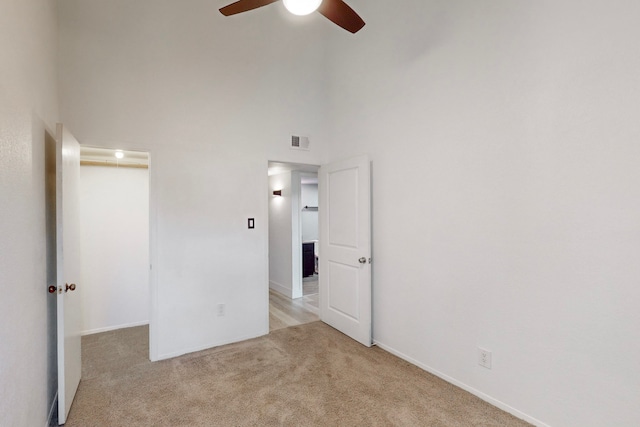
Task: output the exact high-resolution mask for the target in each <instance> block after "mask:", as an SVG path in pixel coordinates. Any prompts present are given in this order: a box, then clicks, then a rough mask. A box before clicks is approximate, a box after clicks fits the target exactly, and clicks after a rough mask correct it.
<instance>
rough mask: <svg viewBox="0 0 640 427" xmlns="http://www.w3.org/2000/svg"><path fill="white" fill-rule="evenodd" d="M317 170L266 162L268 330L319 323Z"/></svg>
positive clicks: (309, 166)
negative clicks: (267, 177) (267, 179)
mask: <svg viewBox="0 0 640 427" xmlns="http://www.w3.org/2000/svg"><path fill="white" fill-rule="evenodd" d="M318 169H319V166H316V165H304V164H296V163H282V162H269V163H268V176H269V192H268V198H269V201H268V206H269V209H268V211H269V331H273V330H276V329H282V328H285V327H289V326H295V325H300V324H303V323H309V322H313V321H316V320H319V319H320V317H319V298H320V294H319V286H318V283H319V282H318V279H319V274H321V272H320V271H319V268H318V259H319V256H320V254H319V247H320V245H319V223H318V205H319V198H318Z"/></svg>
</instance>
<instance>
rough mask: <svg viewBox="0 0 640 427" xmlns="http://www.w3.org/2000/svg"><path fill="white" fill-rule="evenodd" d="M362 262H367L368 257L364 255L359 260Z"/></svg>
mask: <svg viewBox="0 0 640 427" xmlns="http://www.w3.org/2000/svg"><path fill="white" fill-rule="evenodd" d="M358 261H359V262H360V264H366V263H367V259H366V258H365V257H362V258H360V259H359V260H358Z"/></svg>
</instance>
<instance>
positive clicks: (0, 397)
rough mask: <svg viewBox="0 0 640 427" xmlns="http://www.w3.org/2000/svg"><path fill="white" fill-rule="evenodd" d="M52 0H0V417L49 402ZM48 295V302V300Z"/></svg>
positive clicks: (41, 410)
mask: <svg viewBox="0 0 640 427" xmlns="http://www.w3.org/2000/svg"><path fill="white" fill-rule="evenodd" d="M55 6H56V2H54V1H49V0H20V1H17V0H14V1H3V2H2V3H1V4H0V52H2V55H0V275H1V276H0V277H1V282H2V284H3V286H4V289H3V290H4V292H3V296H2V298H1V299H0V301H1V302H0V307H1V309H0V343H1V344H0V420H2V421H1V423H2V425H8V426H44V425H45V422H46V421H47V418H48V414H49V409H50V407H51V403H52V402H53V396H54V394H53V393H54V390H55V388H56V383H55V375H56V371H55V335H53V334H54V332H53V330H51V329H49V326H50V325H51V321H52V319H51V315H52V314H53V313H55V297H54V299H53V300H52V299H51V297H50V296H49V295H48V293H47V287H48V285H47V281H46V264H47V253H46V243H45V242H46V240H45V174H44V169H45V164H44V144H45V129H49V130H53V131H55V123H56V120H57V114H58V110H57V102H58V100H57V96H56V95H57V86H56V72H55V69H56V49H57V25H56V7H55ZM52 302H53V304H52Z"/></svg>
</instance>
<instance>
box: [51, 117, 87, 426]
mask: <svg viewBox="0 0 640 427" xmlns="http://www.w3.org/2000/svg"><path fill="white" fill-rule="evenodd" d="M79 181H80V144H78V141H76V139H75V138H74V137H73V135H71V133H69V131H67V130H66V129H65V128H64V127H63V126H62V124H60V123H58V125H57V128H56V222H57V223H56V236H57V242H56V245H57V248H56V250H57V275H58V277H57V282H58V283H57V284H58V289H57V298H58V301H57V306H58V309H57V328H58V424H64V423H65V422H66V421H67V415H69V410H70V409H71V404H72V403H73V398H74V397H75V395H76V390H77V389H78V384H79V383H80V374H81V371H82V366H81V353H80V332H81V330H82V325H81V322H82V313H81V311H80V310H81V306H80V289H79V285H78V284H77V283H78V282H77V280H78V279H79V278H80V248H79V230H78V227H79V225H78V220H79V212H78V197H79V194H78V193H79V190H78V185H79Z"/></svg>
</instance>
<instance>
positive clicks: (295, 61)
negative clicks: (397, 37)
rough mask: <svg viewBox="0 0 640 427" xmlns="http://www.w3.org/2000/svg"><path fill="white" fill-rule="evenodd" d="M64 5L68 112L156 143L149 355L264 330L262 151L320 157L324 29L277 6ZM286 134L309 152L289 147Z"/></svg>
mask: <svg viewBox="0 0 640 427" xmlns="http://www.w3.org/2000/svg"><path fill="white" fill-rule="evenodd" d="M59 7H60V26H61V28H60V46H61V50H60V56H61V67H60V85H61V91H60V92H61V98H62V102H61V106H62V107H61V115H62V118H63V119H64V121H65V122H66V123H67V124H68V125H69V126H70V128H71V129H72V130H73V132H74V134H75V135H76V137H77V138H78V140H79V141H80V142H81V143H84V144H88V145H97V146H106V147H115V146H118V148H126V149H135V148H137V149H141V150H144V151H149V152H150V153H151V159H152V165H151V177H150V192H151V203H152V206H151V229H152V242H151V248H152V252H151V262H152V264H153V270H152V273H151V276H152V278H151V282H152V298H153V300H152V304H153V307H154V308H155V310H156V312H157V313H158V316H157V319H155V318H154V312H153V309H152V313H151V343H150V346H151V353H152V357H156V358H166V357H171V356H175V355H178V354H181V353H185V352H188V351H194V350H197V349H201V348H206V347H211V346H215V345H219V344H224V343H228V342H231V341H238V340H241V339H245V338H251V337H254V336H257V335H262V334H266V333H267V332H268V303H267V301H268V239H267V230H268V228H267V227H268V223H267V221H268V211H267V209H268V205H267V202H268V197H267V196H268V195H267V189H268V183H267V161H268V160H279V161H288V162H294V163H311V164H314V163H315V164H317V163H319V162H320V159H321V158H322V156H323V151H322V150H323V146H324V145H325V143H324V141H325V140H326V136H325V135H324V133H323V132H324V129H325V128H326V126H324V120H325V119H324V117H325V115H323V114H321V112H323V111H324V105H325V99H326V95H325V89H326V82H325V81H324V79H323V69H324V64H325V61H324V59H325V52H324V42H323V38H324V37H323V35H324V34H325V33H326V32H327V31H328V30H330V29H332V28H331V26H330V25H328V23H325V21H326V20H323V19H302V20H293V19H292V18H290V17H289V16H287V15H286V14H285V13H284V11H283V8H282V4H280V3H277V4H273V5H271V6H268V7H265V8H262V9H260V10H257V11H254V12H251V13H247V14H243V15H240V16H235V17H224V16H222V15H221V14H220V13H219V12H218V11H217V8H219V7H220V5H219V4H215V3H214V2H211V1H206V0H194V1H190V2H189V4H188V5H185V3H183V2H182V3H181V2H175V1H173V0H153V1H152V0H141V1H135V2H130V1H126V0H115V1H109V2H104V1H101V0H61V1H60V2H59ZM319 18H322V17H319ZM292 134H296V135H300V134H302V135H308V136H309V137H310V138H311V140H312V141H313V147H312V150H311V151H308V152H303V151H293V150H290V149H289V143H290V136H291V135H292ZM131 141H136V142H135V143H132V142H131ZM247 218H255V221H256V223H255V224H256V228H255V229H253V230H249V229H247ZM217 304H225V305H226V316H224V317H219V316H217V315H216V306H217ZM154 337H155V338H154Z"/></svg>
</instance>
